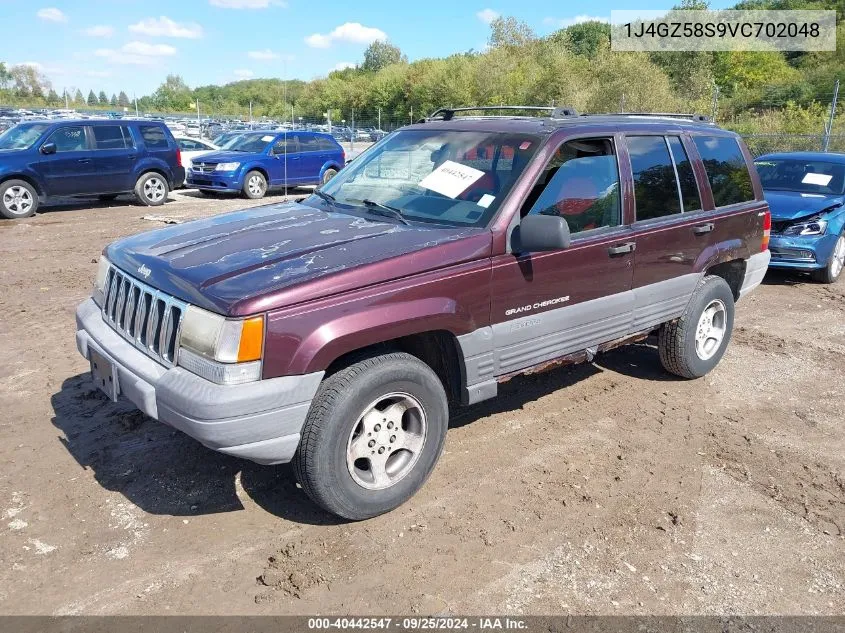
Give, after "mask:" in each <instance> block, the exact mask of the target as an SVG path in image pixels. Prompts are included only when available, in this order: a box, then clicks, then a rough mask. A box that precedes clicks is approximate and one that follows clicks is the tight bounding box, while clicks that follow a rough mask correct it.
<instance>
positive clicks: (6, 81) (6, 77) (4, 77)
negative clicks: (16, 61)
mask: <svg viewBox="0 0 845 633" xmlns="http://www.w3.org/2000/svg"><path fill="white" fill-rule="evenodd" d="M11 83H12V73H10V72H9V70H8V69H7V68H6V64H5V63H4V62H0V89H2V90H6V89H8V87H9V86H10V85H11Z"/></svg>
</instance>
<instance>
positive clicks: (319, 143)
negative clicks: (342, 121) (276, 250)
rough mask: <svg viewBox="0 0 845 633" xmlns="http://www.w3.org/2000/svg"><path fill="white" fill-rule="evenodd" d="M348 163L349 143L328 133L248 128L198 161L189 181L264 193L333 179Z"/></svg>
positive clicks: (210, 188) (210, 189) (204, 187)
mask: <svg viewBox="0 0 845 633" xmlns="http://www.w3.org/2000/svg"><path fill="white" fill-rule="evenodd" d="M344 164H345V156H344V153H343V148H342V147H341V146H340V145H338V143H337V141H335V140H334V139H333V138H332V137H331V136H329V135H328V134H320V133H318V132H306V131H299V130H294V131H290V132H285V131H282V132H279V131H266V130H263V131H257V132H244V133H243V134H240V135H239V136H236V137H235V138H233V139H231V140H229V141H228V142H227V143H226V144H225V145H224V146H223V148H222V149H221V150H220V151H218V152H213V153H211V154H205V155H203V156H201V157H200V158H198V159H197V160H195V161H194V164H193V168H192V169H191V170H189V171H188V180H187V182H186V186H188V187H195V188H197V189H199V190H200V191H201V192H202V193H207V194H211V193H214V192H229V193H242V194H243V195H244V196H246V197H247V198H253V199H254V198H262V197H264V194H266V193H267V191H268V190H269V189H274V188H281V187H295V186H298V185H319V184H322V183H325V182H328V181H329V180H331V179H332V178H333V177H334V176H335V174H337V172H338V171H340V169H341V167H343V165H344Z"/></svg>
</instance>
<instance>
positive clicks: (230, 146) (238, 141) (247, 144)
mask: <svg viewBox="0 0 845 633" xmlns="http://www.w3.org/2000/svg"><path fill="white" fill-rule="evenodd" d="M275 138H276V136H275V134H255V133H251V134H238V135H237V136H236V137H235V138H233V139H229V140H228V141H226V142H225V143H224V144H223V146H222V147H221V148H220V149H226V150H231V151H233V152H250V153H252V154H259V153H261V152H263V151H264V150H265V149H267V146H268V145H269V144H270V143H272V142H273V141H274V140H275Z"/></svg>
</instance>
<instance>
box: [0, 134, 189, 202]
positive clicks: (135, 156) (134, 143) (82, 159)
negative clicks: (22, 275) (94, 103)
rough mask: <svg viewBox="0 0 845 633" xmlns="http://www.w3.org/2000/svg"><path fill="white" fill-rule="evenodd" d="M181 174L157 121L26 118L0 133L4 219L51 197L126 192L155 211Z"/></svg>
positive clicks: (0, 193)
mask: <svg viewBox="0 0 845 633" xmlns="http://www.w3.org/2000/svg"><path fill="white" fill-rule="evenodd" d="M184 177H185V170H184V168H183V167H182V164H181V154H180V151H179V147H178V146H177V145H176V141H175V140H174V138H173V135H172V134H171V133H170V130H168V129H167V126H165V125H164V123H163V122H161V121H145V120H128V119H123V120H102V121H100V120H84V121H72V120H60V121H32V122H28V123H19V124H18V125H16V126H14V127H13V128H10V129H9V130H6V132H4V133H3V134H1V135H0V215H2V216H3V217H6V218H9V219H16V218H25V217H28V216H31V215H33V214H34V213H35V211H36V210H37V209H38V205H39V204H40V202H41V201H43V200H44V199H46V198H48V197H52V196H99V197H100V199H102V200H111V199H113V198H116V197H117V196H118V195H120V194H123V193H134V194H135V196H136V197H137V199H138V200H139V202H141V203H142V204H145V205H148V206H158V205H160V204H164V202H165V201H166V200H167V195H168V193H169V192H170V190H171V189H173V187H174V185H177V186H178V185H181V183H182V182H183V180H184Z"/></svg>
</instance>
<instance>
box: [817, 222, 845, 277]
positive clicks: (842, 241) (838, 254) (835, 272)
mask: <svg viewBox="0 0 845 633" xmlns="http://www.w3.org/2000/svg"><path fill="white" fill-rule="evenodd" d="M843 266H845V233H843V234H842V235H840V236H839V239H838V240H836V246H834V247H833V253H831V255H830V259H829V260H828V262H827V266H825V267H824V268H820V269H819V270H814V271H813V272H812V273H810V276H811V277H812V278H813V280H814V281H817V282H819V283H822V284H832V283H834V282H836V280H837V279H839V276H840V275H841V274H842V268H843Z"/></svg>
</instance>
